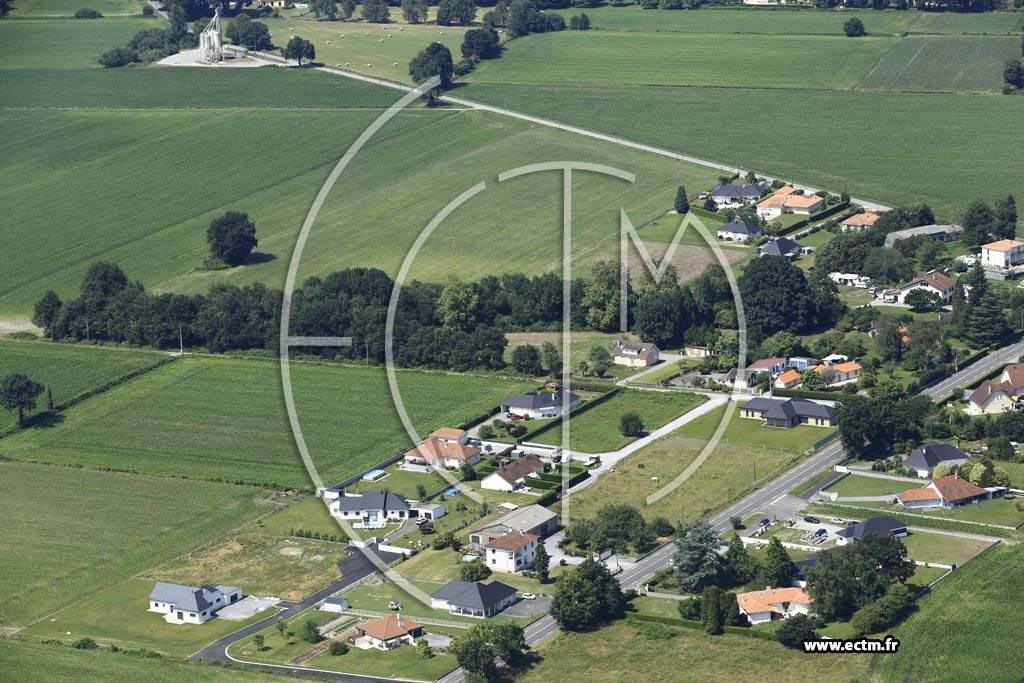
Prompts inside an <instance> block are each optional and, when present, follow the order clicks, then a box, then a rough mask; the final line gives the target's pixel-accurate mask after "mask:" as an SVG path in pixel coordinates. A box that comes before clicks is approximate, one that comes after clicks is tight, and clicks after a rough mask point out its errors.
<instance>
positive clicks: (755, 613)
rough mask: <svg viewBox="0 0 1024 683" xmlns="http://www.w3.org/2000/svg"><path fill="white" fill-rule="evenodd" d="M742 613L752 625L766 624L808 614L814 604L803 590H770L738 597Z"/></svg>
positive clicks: (741, 594)
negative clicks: (774, 620)
mask: <svg viewBox="0 0 1024 683" xmlns="http://www.w3.org/2000/svg"><path fill="white" fill-rule="evenodd" d="M736 602H737V603H739V606H740V612H742V613H743V614H745V615H747V619H748V620H749V621H750V623H751V624H764V623H767V622H769V621H772V620H773V619H788V618H789V617H791V616H793V615H795V614H807V613H808V612H810V611H811V605H812V604H814V598H812V597H811V596H810V595H809V594H808V593H807V591H805V590H804V589H803V588H768V589H766V590H763V591H751V592H749V593H739V594H737V595H736Z"/></svg>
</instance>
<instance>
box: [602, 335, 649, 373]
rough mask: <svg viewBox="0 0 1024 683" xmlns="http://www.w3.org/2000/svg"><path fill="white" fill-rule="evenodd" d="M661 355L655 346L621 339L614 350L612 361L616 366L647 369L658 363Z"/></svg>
mask: <svg viewBox="0 0 1024 683" xmlns="http://www.w3.org/2000/svg"><path fill="white" fill-rule="evenodd" d="M660 353H661V350H660V349H659V348H658V347H657V346H656V345H655V344H647V343H644V342H636V341H630V340H629V339H619V340H616V342H615V346H614V347H613V348H612V361H613V362H614V363H615V364H616V365H627V366H629V367H634V368H646V367H648V366H650V365H654V364H655V363H657V362H658V359H659V354H660Z"/></svg>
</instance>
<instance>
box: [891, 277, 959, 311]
mask: <svg viewBox="0 0 1024 683" xmlns="http://www.w3.org/2000/svg"><path fill="white" fill-rule="evenodd" d="M955 288H956V282H954V281H953V279H952V278H950V277H949V276H947V275H943V274H942V273H940V272H938V271H937V270H933V271H931V272H928V273H925V274H924V275H918V276H917V277H915V278H914V279H913V280H911V281H910V282H908V283H907V284H905V285H900V286H899V287H898V288H896V290H895V292H894V293H895V295H896V300H897V301H899V302H900V303H901V304H906V303H907V295H908V294H910V293H911V292H913V291H914V290H916V289H922V290H924V291H926V292H931V293H932V294H934V295H935V296H937V297H938V298H939V300H940V301H941V302H942V303H944V304H948V303H950V302H952V301H953V290H954V289H955Z"/></svg>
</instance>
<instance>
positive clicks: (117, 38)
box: [0, 3, 161, 70]
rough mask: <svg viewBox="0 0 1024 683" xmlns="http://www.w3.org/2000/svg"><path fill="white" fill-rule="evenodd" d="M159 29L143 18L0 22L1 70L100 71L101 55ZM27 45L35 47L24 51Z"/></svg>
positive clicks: (155, 23)
mask: <svg viewBox="0 0 1024 683" xmlns="http://www.w3.org/2000/svg"><path fill="white" fill-rule="evenodd" d="M81 6H82V5H81V3H78V4H77V5H76V7H75V9H78V7H81ZM72 12H73V10H72ZM159 26H161V24H160V22H158V21H157V20H156V19H142V18H138V19H93V20H89V21H86V20H75V21H67V20H55V21H16V20H4V21H0V68H3V69H5V70H6V69H20V68H26V67H28V68H33V67H34V68H38V67H39V66H40V62H44V63H45V64H46V66H47V67H48V68H50V69H75V68H83V67H92V68H95V69H99V68H100V65H99V64H97V63H96V59H97V58H98V57H99V56H100V55H101V54H103V53H104V52H106V51H107V50H109V49H110V48H112V47H117V46H119V45H124V44H125V43H127V42H128V40H129V39H130V38H131V37H132V36H133V35H135V34H136V33H137V32H138V31H141V30H143V29H147V28H154V27H159ZM30 45H36V46H37V47H35V48H34V49H32V48H29V49H26V48H27V47H28V46H30ZM43 46H49V47H48V48H47V47H43ZM39 51H41V54H40V53H39Z"/></svg>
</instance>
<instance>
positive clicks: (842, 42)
mask: <svg viewBox="0 0 1024 683" xmlns="http://www.w3.org/2000/svg"><path fill="white" fill-rule="evenodd" d="M894 43H895V40H894V39H892V38H864V39H862V40H858V41H852V42H851V41H850V40H849V39H848V38H839V37H827V36H788V37H786V38H779V37H777V36H752V35H701V34H688V35H686V36H684V37H681V36H679V35H675V34H668V33H652V34H649V35H643V36H641V35H638V34H637V33H629V32H623V33H616V32H612V31H569V32H566V33H564V34H563V33H540V34H537V35H531V36H528V37H526V38H520V39H517V40H515V41H512V42H511V43H509V44H508V46H507V47H506V49H505V54H504V56H502V58H501V59H495V60H489V61H485V62H482V63H481V64H480V66H478V67H477V68H476V70H475V71H474V72H473V73H472V74H471V75H470V77H469V81H470V82H510V83H527V82H529V83H558V84H572V85H577V84H582V85H659V86H666V85H699V86H715V87H764V88H796V89H803V88H809V89H817V88H836V89H842V88H852V87H853V86H855V85H856V84H857V83H859V82H860V81H861V80H862V79H863V78H864V77H865V76H866V75H867V74H868V72H869V71H870V70H871V67H872V65H874V64H875V62H877V61H878V59H879V58H880V57H881V56H882V55H883V54H884V53H885V52H886V51H887V50H888V49H889V48H890V47H891V46H892V45H893V44H894ZM766 66H767V68H766Z"/></svg>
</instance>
